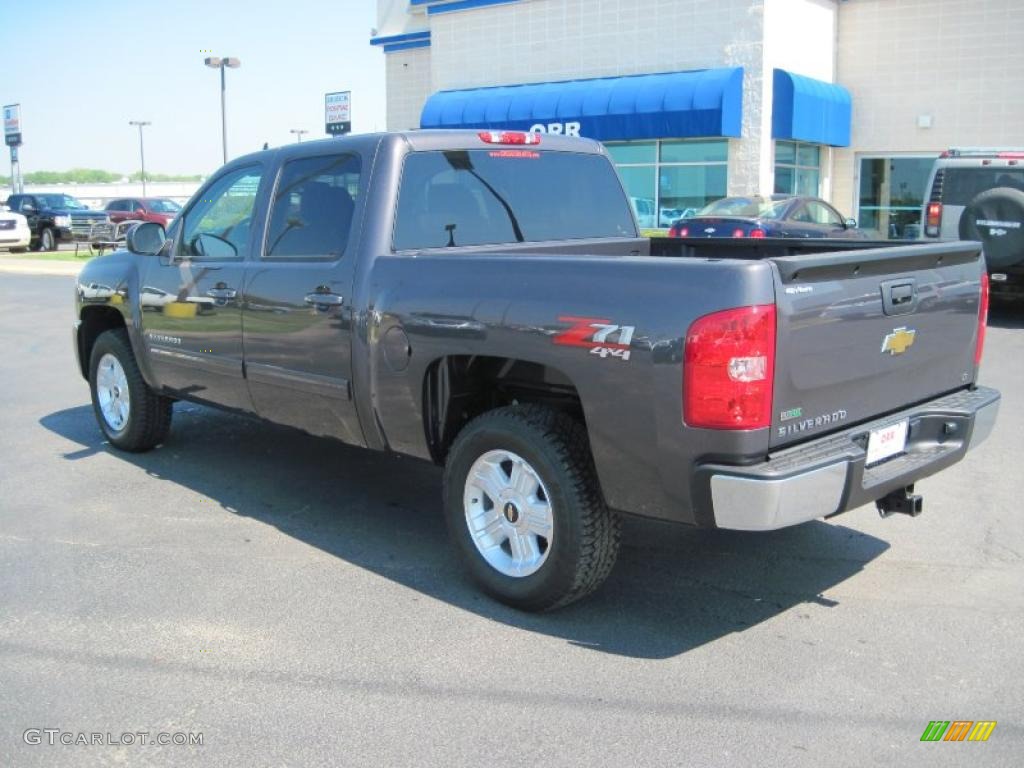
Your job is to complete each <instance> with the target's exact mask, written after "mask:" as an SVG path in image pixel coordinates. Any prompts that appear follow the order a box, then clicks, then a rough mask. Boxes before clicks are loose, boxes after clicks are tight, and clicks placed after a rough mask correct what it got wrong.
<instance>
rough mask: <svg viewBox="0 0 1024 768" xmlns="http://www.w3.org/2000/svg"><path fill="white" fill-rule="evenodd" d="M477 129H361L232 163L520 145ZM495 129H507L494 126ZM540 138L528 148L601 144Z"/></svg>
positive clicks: (589, 149) (587, 148)
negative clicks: (356, 151)
mask: <svg viewBox="0 0 1024 768" xmlns="http://www.w3.org/2000/svg"><path fill="white" fill-rule="evenodd" d="M482 130H484V129H480V130H466V129H458V130H442V129H429V130H424V131H393V132H387V133H361V134H355V135H349V136H339V137H336V138H330V139H317V140H315V141H303V142H301V143H298V142H296V143H294V144H285V145H283V146H280V147H272V148H271V149H269V150H262V151H260V152H252V153H250V154H248V155H243V156H242V157H238V158H235V159H234V160H232V161H231V163H230V164H231V165H234V164H236V163H238V164H244V163H245V162H250V161H252V160H257V159H260V158H266V156H267V153H268V152H273V153H276V154H279V155H282V156H284V157H286V158H290V157H303V156H307V155H316V154H319V153H320V152H322V151H323V150H325V149H342V148H345V147H348V148H356V147H359V148H363V149H367V148H369V146H371V145H376V144H379V143H381V142H394V143H398V142H405V143H406V144H408V146H409V148H410V149H411V150H412V151H414V152H423V151H429V150H435V151H436V150H442V149H487V148H495V147H519V146H523V145H520V144H510V143H509V144H504V143H503V144H495V143H488V142H485V141H484V140H483V139H481V138H480V132H481V131H482ZM496 132H497V133H505V132H506V131H502V130H497V131H496ZM509 133H525V132H524V131H510V132H509ZM537 136H538V137H539V139H540V142H539V143H538V144H531V145H528V148H529V149H541V150H555V151H559V152H582V153H587V154H602V153H604V151H605V150H604V147H603V146H602V145H601V144H600V143H599V142H597V141H594V140H593V139H584V138H579V137H575V136H559V135H555V134H547V133H542V134H537Z"/></svg>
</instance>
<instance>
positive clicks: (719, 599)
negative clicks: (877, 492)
mask: <svg viewBox="0 0 1024 768" xmlns="http://www.w3.org/2000/svg"><path fill="white" fill-rule="evenodd" d="M174 419H175V421H174V427H173V428H172V430H171V435H170V437H169V438H168V441H167V443H166V444H165V445H164V446H162V447H161V448H158V449H157V450H155V451H153V452H151V453H147V454H128V453H121V452H119V451H116V450H115V449H113V448H111V447H110V446H109V445H108V444H106V443H105V442H104V440H103V438H102V436H101V434H100V432H99V429H98V427H97V426H96V423H95V421H94V418H93V413H92V408H91V407H90V406H88V405H83V406H79V407H76V408H70V409H67V410H63V411H58V412H56V413H52V414H50V415H48V416H45V417H43V418H42V419H41V420H40V423H41V424H42V425H43V426H44V427H46V428H47V429H49V430H50V431H52V432H54V433H56V434H58V435H60V436H61V437H64V438H67V439H69V440H71V441H74V442H75V443H77V444H79V445H80V446H81V447H80V448H78V449H76V450H74V451H71V452H69V453H66V454H65V455H64V458H65V459H66V460H69V461H78V460H82V459H85V458H88V457H90V456H93V455H94V454H96V453H103V452H105V453H110V454H111V455H112V456H116V457H117V458H119V459H121V460H122V461H125V462H127V463H130V464H134V465H136V466H138V467H140V468H142V469H144V470H145V471H146V472H147V473H149V474H150V475H152V476H154V477H159V478H162V479H165V480H168V481H171V482H174V483H177V484H179V485H181V486H183V487H185V488H188V489H191V490H192V491H195V492H197V493H200V494H202V495H203V496H205V497H207V498H209V499H211V500H213V501H215V502H217V503H219V504H220V505H221V506H222V507H223V508H224V509H226V510H229V511H231V512H232V513H234V514H238V515H245V516H247V517H252V518H255V519H258V520H260V521H262V522H264V523H267V524H270V525H273V526H275V527H276V528H277V529H278V530H280V531H281V532H282V533H285V534H287V535H288V536H292V537H294V538H296V539H299V540H301V541H303V542H305V543H307V544H310V545H312V546H315V547H318V548H319V549H321V550H323V551H325V552H328V553H330V554H332V555H335V556H336V557H339V558H342V559H344V560H346V561H347V562H349V563H352V564H354V565H357V566H359V567H362V568H365V569H367V570H369V571H372V572H374V573H377V574H379V575H381V576H383V577H385V578H388V579H391V580H393V581H396V582H398V583H400V584H402V585H404V586H406V587H409V588H412V589H415V590H418V591H419V592H421V593H422V594H424V595H427V596H429V597H431V598H434V599H437V600H443V601H445V602H447V603H449V604H451V605H454V606H457V607H459V608H461V609H464V610H467V611H472V612H474V613H476V614H478V615H480V616H484V617H486V618H489V619H492V620H494V621H499V622H502V623H505V624H508V625H511V626H515V627H519V628H522V629H525V630H528V631H533V632H540V633H544V634H547V635H551V636H555V637H560V638H564V639H565V640H566V641H568V642H570V643H573V644H576V645H579V646H583V647H587V648H592V649H594V650H597V651H603V652H605V653H612V654H618V655H622V656H630V657H637V658H666V657H670V656H674V655H677V654H680V653H685V652H686V651H689V650H691V649H693V648H697V647H699V646H701V645H703V644H705V643H708V642H710V641H713V640H716V639H718V638H720V637H723V636H725V635H728V634H730V633H732V632H740V631H743V630H744V629H747V628H748V627H752V626H754V625H757V624H759V623H760V622H763V621H766V620H768V619H771V618H772V617H774V616H776V615H778V614H779V613H781V612H783V611H786V610H788V609H790V608H793V607H794V606H799V605H801V604H804V603H818V604H821V605H835V603H833V602H832V601H830V600H827V599H826V598H823V597H822V596H821V595H822V593H823V592H825V591H827V590H828V589H830V588H832V587H834V586H835V585H836V584H838V583H840V582H842V581H844V580H845V579H848V578H850V577H851V576H853V575H855V574H857V573H858V572H859V571H860V570H862V569H863V567H864V566H865V564H867V563H868V562H870V561H871V560H873V559H874V558H876V557H878V555H880V554H881V553H882V552H884V551H885V550H886V549H887V548H888V544H886V543H885V542H883V541H881V540H879V539H877V538H874V537H872V536H868V535H865V534H863V533H860V532H858V531H854V530H852V529H849V528H846V527H844V526H842V525H838V524H835V523H822V522H813V523H808V524H806V525H802V526H798V527H796V528H790V529H787V530H783V531H776V532H771V533H758V534H753V533H750V534H748V533H739V532H731V531H702V530H695V529H691V528H685V527H682V526H675V525H668V524H661V523H653V522H649V521H641V520H633V519H631V520H628V521H627V524H626V527H625V538H624V546H623V550H622V553H621V555H620V558H619V563H618V565H617V566H616V568H615V570H614V571H613V573H612V575H611V578H610V579H609V580H608V582H607V583H606V585H605V586H604V587H603V588H602V589H600V590H599V591H598V592H597V593H596V594H594V595H592V596H590V597H589V598H586V599H585V600H584V601H582V602H580V603H577V604H575V605H572V606H570V607H568V608H566V609H563V610H561V611H557V612H554V613H550V614H543V615H531V614H526V613H521V612H519V611H516V610H513V609H510V608H507V607H505V606H503V605H501V604H499V603H495V602H493V601H492V600H490V599H489V598H487V597H485V596H483V595H481V594H480V593H479V592H477V590H476V589H475V587H474V586H473V585H472V584H471V583H469V582H468V580H467V579H466V578H465V577H464V576H463V575H462V573H461V571H460V570H459V569H458V567H457V564H456V563H455V562H454V560H453V558H452V557H451V550H450V549H449V546H448V541H447V534H446V531H445V528H444V523H443V519H442V514H441V473H440V471H439V470H438V469H437V468H436V467H434V466H432V465H430V464H427V463H425V462H421V461H418V460H415V459H409V458H404V457H399V456H393V455H383V454H380V453H375V452H371V451H366V450H360V449H356V448H349V447H346V446H344V445H341V444H338V443H335V442H332V441H329V440H324V439H320V438H314V437H310V436H308V435H305V434H303V433H300V432H297V431H294V430H291V429H287V428H283V427H276V426H273V425H269V424H265V423H261V422H259V421H256V420H254V419H247V418H245V417H242V416H236V415H233V414H227V413H222V412H219V411H215V410H212V409H208V408H203V407H201V406H197V405H192V404H188V403H179V404H177V405H176V406H175V416H174ZM268 567H271V566H269V565H268ZM382 610H386V607H385V608H382Z"/></svg>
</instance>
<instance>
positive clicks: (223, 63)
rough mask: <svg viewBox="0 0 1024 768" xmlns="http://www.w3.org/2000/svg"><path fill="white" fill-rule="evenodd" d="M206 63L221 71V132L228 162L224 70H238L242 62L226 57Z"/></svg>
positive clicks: (212, 57) (208, 60) (225, 158)
mask: <svg viewBox="0 0 1024 768" xmlns="http://www.w3.org/2000/svg"><path fill="white" fill-rule="evenodd" d="M204 63H205V64H206V66H208V67H212V68H213V69H219V70H220V132H221V140H222V141H223V144H224V162H225V163H227V161H228V118H227V115H226V114H225V112H224V69H225V68H227V67H231V69H237V68H238V67H240V66H242V62H240V61H239V60H238V59H233V58H230V57H227V56H225V57H224V58H218V57H216V56H210V57H209V58H207V59H205V61H204Z"/></svg>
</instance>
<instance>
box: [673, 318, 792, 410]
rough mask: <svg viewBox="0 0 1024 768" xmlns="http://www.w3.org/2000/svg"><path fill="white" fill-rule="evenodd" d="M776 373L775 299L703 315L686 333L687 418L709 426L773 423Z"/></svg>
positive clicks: (685, 401) (685, 380)
mask: <svg viewBox="0 0 1024 768" xmlns="http://www.w3.org/2000/svg"><path fill="white" fill-rule="evenodd" d="M774 373H775V305H774V304H761V305H758V306H753V307H738V308H736V309H727V310H724V311H722V312H715V313H714V314H710V315H705V316H704V317H701V318H699V319H698V320H696V321H695V322H694V323H693V325H691V326H690V329H689V330H688V331H687V332H686V349H685V352H684V354H683V421H684V422H685V423H686V424H687V425H688V426H691V427H703V428H705V429H762V428H764V427H768V426H770V425H771V421H772V383H773V382H774V380H775V378H774Z"/></svg>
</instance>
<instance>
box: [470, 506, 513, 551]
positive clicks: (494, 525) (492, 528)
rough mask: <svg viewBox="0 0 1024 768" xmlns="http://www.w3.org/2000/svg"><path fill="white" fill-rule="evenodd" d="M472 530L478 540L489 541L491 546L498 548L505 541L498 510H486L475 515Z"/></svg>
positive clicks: (471, 525)
mask: <svg viewBox="0 0 1024 768" xmlns="http://www.w3.org/2000/svg"><path fill="white" fill-rule="evenodd" d="M470 528H471V529H472V531H473V534H474V535H475V536H477V537H478V538H480V539H485V538H486V539H487V540H489V541H490V544H489V546H492V547H496V546H498V545H499V544H501V542H502V541H504V538H505V536H504V532H503V526H502V517H501V515H500V514H498V510H497V509H490V510H486V511H484V512H481V513H480V514H478V515H474V516H473V517H472V518H471V523H470Z"/></svg>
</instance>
